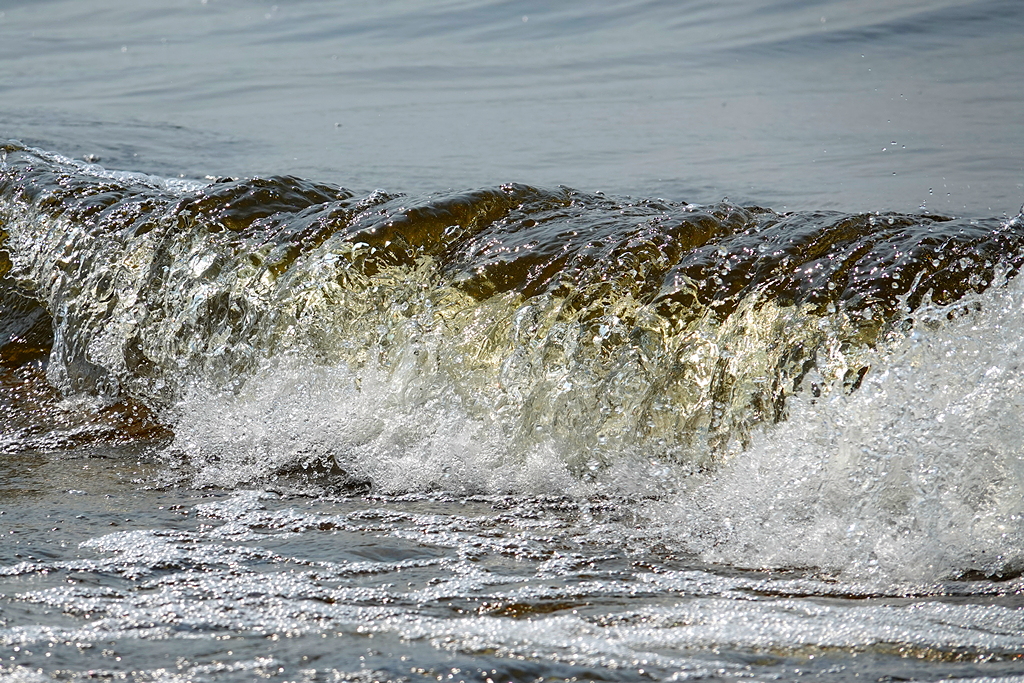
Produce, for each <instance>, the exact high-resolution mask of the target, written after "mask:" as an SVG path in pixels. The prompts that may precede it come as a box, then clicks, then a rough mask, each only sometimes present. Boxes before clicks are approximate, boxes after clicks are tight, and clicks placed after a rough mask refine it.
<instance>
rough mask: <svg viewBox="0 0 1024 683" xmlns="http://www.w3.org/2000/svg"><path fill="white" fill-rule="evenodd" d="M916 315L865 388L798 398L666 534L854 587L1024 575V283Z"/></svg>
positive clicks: (684, 504)
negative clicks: (825, 573)
mask: <svg viewBox="0 0 1024 683" xmlns="http://www.w3.org/2000/svg"><path fill="white" fill-rule="evenodd" d="M968 309H980V310H971V311H970V312H969V313H966V314H963V315H959V316H957V315H955V314H956V313H957V311H960V312H966V311H967V310H968ZM951 314H953V315H954V319H952V320H949V319H948V318H949V316H950V315H951ZM918 318H919V322H918V324H917V326H916V329H915V331H913V333H912V334H911V335H909V337H907V338H906V339H904V340H902V341H901V342H899V343H897V344H895V345H894V346H893V347H892V348H891V349H889V350H888V352H886V353H884V354H882V353H880V354H879V356H878V358H877V363H876V364H875V366H874V367H873V368H872V369H871V371H870V372H869V374H868V375H867V377H866V379H865V381H864V383H863V385H862V387H861V388H860V389H859V390H858V391H856V392H854V393H853V394H852V395H850V396H845V395H843V392H841V391H834V392H833V393H832V394H831V395H829V396H828V397H827V398H823V399H819V400H812V399H811V398H810V397H808V396H801V397H797V398H796V399H794V400H792V401H791V402H790V404H789V405H790V417H789V419H788V420H787V421H786V422H784V423H782V424H780V425H778V426H777V427H776V428H774V429H772V430H768V431H766V432H764V433H762V434H761V435H759V436H758V437H757V438H756V439H755V442H754V444H753V445H752V447H751V448H749V449H748V450H747V451H746V452H744V453H742V454H741V455H740V456H738V457H736V458H734V459H733V460H732V461H731V462H729V463H728V464H727V465H726V466H724V467H722V468H720V469H719V470H718V471H716V472H714V473H712V474H710V475H708V476H706V477H705V478H703V479H701V480H700V481H696V480H695V481H694V482H693V484H694V485H693V486H692V488H691V489H690V490H689V491H688V492H686V493H685V494H682V495H680V496H678V497H676V498H674V499H673V500H672V501H671V503H670V504H666V505H662V506H660V508H659V509H658V510H657V511H656V512H655V514H656V515H657V516H658V517H659V518H660V519H662V520H663V521H664V522H665V523H666V529H667V530H668V533H670V534H671V535H672V536H673V537H675V538H677V539H678V540H679V541H680V542H681V543H682V544H683V545H685V546H686V547H687V548H688V549H690V550H691V551H694V552H697V553H699V554H700V555H701V556H702V557H704V558H705V559H706V560H709V561H714V562H724V563H728V564H732V565H739V566H745V567H819V568H823V569H826V570H829V571H833V572H837V573H841V574H842V575H843V576H844V577H845V578H852V577H877V578H879V579H882V580H893V579H897V580H898V579H904V580H909V581H915V582H916V581H931V580H937V579H943V578H950V577H955V576H958V575H963V574H965V573H967V572H972V571H977V572H981V573H983V574H987V575H998V574H1001V573H1013V572H1018V571H1020V570H1021V569H1024V363H1022V359H1021V351H1022V348H1021V346H1022V334H1021V330H1024V286H1022V283H1021V282H1020V281H1017V282H1014V283H1011V284H1010V285H1009V286H1007V287H1003V288H998V289H997V288H993V289H992V290H989V292H987V293H986V294H985V295H983V296H980V297H977V298H975V299H973V300H970V301H966V302H962V304H961V305H960V306H958V307H956V308H955V309H945V310H940V309H930V310H929V311H928V312H926V313H925V312H920V313H919V314H918ZM924 318H929V320H930V321H923V322H922V319H924Z"/></svg>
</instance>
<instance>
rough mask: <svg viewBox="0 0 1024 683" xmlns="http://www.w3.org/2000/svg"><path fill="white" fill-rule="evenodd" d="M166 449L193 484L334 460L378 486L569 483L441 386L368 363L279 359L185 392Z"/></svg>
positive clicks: (556, 467)
mask: <svg viewBox="0 0 1024 683" xmlns="http://www.w3.org/2000/svg"><path fill="white" fill-rule="evenodd" d="M179 411H180V416H179V417H178V419H177V420H176V424H175V434H176V439H175V443H174V448H176V449H178V450H180V451H182V452H183V453H185V454H186V456H187V457H188V459H189V460H190V461H191V462H192V463H193V464H195V465H197V466H198V473H197V483H202V484H206V483H214V484H218V485H224V486H234V485H237V484H239V483H242V482H253V481H255V482H265V481H266V480H267V478H268V477H269V476H271V475H272V474H273V473H274V472H279V471H288V470H296V469H299V468H302V467H309V466H318V465H319V466H323V464H324V463H325V462H327V463H329V462H330V461H332V460H333V461H334V462H336V463H337V464H338V466H339V467H341V468H342V469H343V470H344V471H345V472H346V473H347V474H348V475H349V476H350V477H353V478H356V479H364V480H367V481H369V482H371V483H372V485H373V486H374V488H375V490H378V491H381V492H404V491H417V490H420V491H422V490H431V489H442V490H446V491H459V492H507V491H530V492H535V493H565V492H566V491H567V490H580V489H581V486H582V485H581V484H580V482H578V481H577V480H575V479H574V478H573V477H571V476H570V475H569V473H568V471H567V469H566V466H565V463H564V462H563V461H562V459H560V458H559V457H558V455H557V454H556V453H554V452H551V451H548V450H545V449H539V450H535V451H534V452H531V453H529V454H527V455H526V456H525V457H521V456H519V455H517V454H516V452H515V449H514V448H513V445H512V444H510V443H509V442H508V441H507V440H506V439H505V438H504V437H503V436H502V434H501V430H500V428H499V427H497V426H496V425H489V424H485V423H484V422H482V421H481V420H479V419H474V418H472V417H470V416H469V415H468V413H467V411H465V410H464V409H463V407H462V404H461V400H460V399H459V397H458V396H457V395H456V394H455V393H454V392H453V391H452V390H451V387H446V386H436V387H432V388H431V389H430V390H423V388H422V387H414V386H411V385H410V383H409V382H406V381H404V380H403V379H402V378H400V377H387V376H385V375H384V373H382V372H380V371H378V370H374V369H372V368H364V369H363V370H361V371H360V372H359V374H358V375H357V374H355V373H354V372H352V371H350V370H348V369H346V368H345V367H343V366H340V367H323V366H315V365H311V364H307V363H302V362H299V361H284V362H279V363H276V364H274V365H273V366H270V367H268V368H267V369H266V370H265V371H264V372H263V373H261V374H260V375H259V376H257V377H256V378H254V379H253V380H251V381H250V382H248V383H247V385H246V388H245V389H244V390H243V391H242V392H241V393H239V394H237V395H225V394H223V393H215V392H207V393H203V392H194V393H193V394H192V395H191V396H189V398H188V399H187V400H185V401H184V402H183V403H182V404H181V406H180V407H179Z"/></svg>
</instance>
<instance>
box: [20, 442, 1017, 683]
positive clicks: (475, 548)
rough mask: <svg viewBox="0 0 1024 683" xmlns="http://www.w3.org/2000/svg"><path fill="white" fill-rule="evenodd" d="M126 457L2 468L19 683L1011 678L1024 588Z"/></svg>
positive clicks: (592, 520) (615, 515) (480, 502)
mask: <svg viewBox="0 0 1024 683" xmlns="http://www.w3.org/2000/svg"><path fill="white" fill-rule="evenodd" d="M137 457H138V454H137V453H132V452H124V451H122V452H121V453H107V454H105V456H104V457H99V456H98V454H95V453H94V454H88V453H77V454H75V453H65V454H62V455H49V456H42V455H37V456H34V457H19V458H10V459H5V461H4V464H3V467H4V469H5V471H4V481H5V482H7V483H6V484H5V490H4V491H3V495H4V499H5V500H6V501H8V503H7V505H6V506H5V510H4V527H5V531H6V535H7V537H8V539H10V540H7V541H6V542H5V544H4V550H3V551H2V552H3V557H2V558H0V561H2V566H3V569H2V570H0V591H2V593H3V594H4V595H5V596H6V598H5V600H4V612H3V614H4V616H3V621H4V623H3V625H2V630H0V638H2V639H3V645H4V649H5V650H6V651H7V653H8V655H7V656H6V657H5V660H6V661H5V662H4V664H3V670H4V672H5V673H6V675H8V676H10V677H12V678H13V679H14V680H27V681H31V680H51V678H52V677H56V678H58V679H78V678H91V679H94V678H114V679H122V678H128V679H129V680H252V679H257V678H258V679H270V680H367V681H369V680H471V681H475V680H486V679H487V678H491V679H492V680H494V681H498V680H538V679H543V680H549V679H552V678H575V679H577V680H685V679H701V680H707V679H711V680H723V679H733V678H738V679H749V678H751V677H753V678H754V679H756V680H768V679H781V680H792V679H797V678H799V679H810V680H815V679H824V680H863V679H865V678H866V679H869V680H873V679H882V678H887V677H888V678H889V679H891V678H904V679H929V680H932V679H938V678H946V677H957V678H961V677H964V678H971V677H982V676H984V677H1002V678H1000V680H1007V681H1009V680H1019V676H1015V675H1014V674H1019V672H1020V670H1021V666H1022V657H1024V650H1022V648H1024V637H1022V632H1024V598H1022V597H1021V594H1020V593H1021V589H1022V583H1021V580H1020V579H1013V580H1009V581H1001V582H993V581H987V580H979V581H968V582H955V581H954V582H949V581H945V582H935V583H929V584H924V585H892V586H881V585H878V584H877V583H874V584H872V583H870V582H857V581H836V580H834V579H829V578H823V577H821V576H817V575H816V573H815V572H797V571H792V572H767V571H763V572H757V571H740V570H736V569H731V568H729V567H727V566H721V565H717V566H716V565H709V564H707V563H704V562H701V561H700V560H699V559H698V558H696V557H694V556H693V555H688V554H686V553H681V552H679V551H678V550H677V549H676V548H675V547H673V545H672V544H666V543H655V542H652V541H651V538H650V536H649V534H648V533H646V532H645V531H644V530H643V529H642V528H637V527H636V522H637V520H636V519H635V518H634V517H633V516H632V515H631V514H630V513H629V512H628V510H629V509H630V505H629V504H628V502H625V501H616V500H612V499H608V498H590V499H580V498H571V497H556V496H469V497H464V496H451V495H446V494H433V495H430V494H416V495H409V496H399V497H387V496H383V497H375V496H347V497H332V496H326V497H324V496H320V497H306V496H295V495H279V494H274V493H270V492H265V491H264V492H257V491H234V492H228V491H223V490H216V489H212V490H203V491H195V490H189V489H187V488H177V487H170V488H163V489H161V488H157V489H153V488H147V487H146V486H140V485H139V484H138V483H137V482H140V481H145V480H148V479H150V478H151V477H152V476H153V469H154V466H153V465H152V464H145V463H141V464H140V463H139V462H138V461H137V460H136V458H137ZM12 475H13V476H12ZM55 485H56V486H55ZM72 485H73V486H75V487H79V488H74V489H70V488H69V489H65V488H64V486H69V487H70V486H72ZM58 487H59V489H58ZM55 489H56V490H55ZM48 510H53V511H54V512H47V511H48ZM986 680H993V679H992V678H986Z"/></svg>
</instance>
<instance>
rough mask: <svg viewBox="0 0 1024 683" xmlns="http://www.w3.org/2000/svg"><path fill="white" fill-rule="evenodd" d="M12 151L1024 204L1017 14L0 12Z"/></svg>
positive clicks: (477, 179) (552, 7)
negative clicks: (16, 142)
mask: <svg viewBox="0 0 1024 683" xmlns="http://www.w3.org/2000/svg"><path fill="white" fill-rule="evenodd" d="M0 12H2V14H0V128H2V130H3V134H4V135H5V136H6V137H8V138H18V139H22V140H23V141H25V142H28V143H31V144H35V145H38V146H41V147H42V148H44V149H53V150H57V151H60V152H62V153H65V154H68V155H71V156H77V157H82V156H85V155H95V156H96V157H98V158H100V159H102V162H101V163H103V164H104V165H106V166H108V167H113V168H124V169H130V170H136V171H144V172H151V173H157V174H163V175H178V174H184V175H186V176H193V177H200V178H201V177H203V176H205V175H232V176H246V175H252V174H268V173H279V174H283V173H293V174H297V175H300V176H303V177H311V178H316V179H319V180H329V181H333V182H338V183H340V184H343V185H349V186H356V187H365V188H372V187H384V188H387V189H390V190H400V191H433V190H439V189H447V188H462V187H479V186H483V185H488V184H494V183H498V182H509V181H516V182H527V183H532V184H541V185H544V184H548V185H554V184H565V185H569V186H572V187H577V188H579V189H582V190H587V191H595V190H603V191H614V192H620V193H631V194H635V195H640V196H664V197H666V198H669V199H685V200H687V201H695V202H708V201H717V200H720V199H721V198H722V197H724V196H728V197H730V199H732V200H733V201H740V202H752V203H758V204H761V205H768V206H771V207H772V208H775V209H777V210H783V209H790V210H793V209H821V208H835V209H840V210H867V211H876V210H902V211H915V210H917V209H918V208H919V207H920V206H922V205H924V206H926V207H927V208H928V209H929V210H934V211H940V212H947V213H953V214H957V215H965V214H971V215H1001V214H1002V213H1003V212H1008V213H1009V214H1010V215H1012V214H1014V213H1016V211H1017V209H1018V208H1019V206H1020V205H1021V203H1022V201H1024V161H1022V160H1024V116H1021V110H1022V104H1024V72H1022V69H1021V68H1020V65H1021V64H1022V63H1024V43H1022V41H1021V39H1020V38H1021V36H1022V35H1024V9H1022V7H1021V5H1020V3H1018V2H1015V1H1014V0H985V1H971V2H965V1H954V0H939V1H932V2H924V1H914V0H904V1H901V2H883V1H868V2H853V1H835V2H737V1H734V2H724V3H716V2H658V1H652V2H610V1H604V2H564V3H546V2H501V1H496V0H485V1H465V2H438V3H416V2H403V1H393V2H382V3H374V4H372V5H371V4H366V3H353V2H323V1H311V0H307V1H301V0H296V1H292V2H285V1H282V2H279V3H277V4H272V3H265V2H249V1H243V0H207V1H205V2H204V1H202V0H165V1H161V2H148V3H141V4H140V3H128V2H114V1H103V0H76V1H70V0H69V1H64V2H61V1H39V2H35V1H34V2H3V3H0Z"/></svg>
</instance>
